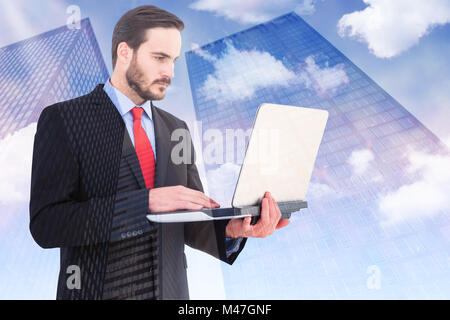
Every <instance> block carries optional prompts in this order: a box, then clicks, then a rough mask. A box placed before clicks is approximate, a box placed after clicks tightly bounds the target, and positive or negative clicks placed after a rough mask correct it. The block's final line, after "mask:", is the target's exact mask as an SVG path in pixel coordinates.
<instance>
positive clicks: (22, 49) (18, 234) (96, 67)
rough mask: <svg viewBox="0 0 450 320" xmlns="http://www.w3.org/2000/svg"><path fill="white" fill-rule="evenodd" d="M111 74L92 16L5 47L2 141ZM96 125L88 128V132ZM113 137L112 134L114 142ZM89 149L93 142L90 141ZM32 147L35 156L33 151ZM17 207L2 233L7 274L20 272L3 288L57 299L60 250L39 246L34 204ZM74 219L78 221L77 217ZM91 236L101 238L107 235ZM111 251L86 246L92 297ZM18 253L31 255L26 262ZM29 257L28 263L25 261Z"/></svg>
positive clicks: (0, 78) (0, 62)
mask: <svg viewBox="0 0 450 320" xmlns="http://www.w3.org/2000/svg"><path fill="white" fill-rule="evenodd" d="M108 77H109V75H108V70H107V68H106V65H105V62H104V60H103V57H102V54H101V52H100V48H99V46H98V43H97V40H96V37H95V35H94V32H93V29H92V26H91V24H90V21H89V19H88V18H86V19H83V20H81V21H80V28H79V29H69V28H68V27H67V26H62V27H60V28H57V29H54V30H50V31H48V32H45V33H42V34H39V35H36V36H34V37H31V38H28V39H25V40H22V41H19V42H16V43H13V44H10V45H7V46H5V47H2V48H0V139H4V138H5V137H6V136H7V135H8V134H13V133H15V132H16V131H18V130H20V129H22V128H24V127H26V126H28V125H29V124H30V123H35V122H37V120H38V118H39V116H40V114H41V111H42V109H43V108H45V107H46V106H49V105H51V104H54V103H56V102H60V101H65V100H69V99H72V98H75V97H78V96H81V95H84V94H86V93H88V92H90V91H92V90H93V89H94V88H95V86H96V85H97V84H99V83H104V82H105V80H106V79H108ZM66 111H67V113H70V112H71V111H70V110H66ZM105 116H107V115H105ZM87 120H88V119H75V117H73V118H72V119H70V121H72V122H74V121H80V122H83V121H87ZM85 123H86V122H85ZM91 129H92V128H90V127H89V128H86V132H87V131H89V130H91ZM84 137H85V136H84ZM84 137H83V138H84ZM77 138H78V139H80V140H81V138H79V137H77ZM113 138H114V137H109V139H110V140H111V139H113ZM110 146H111V144H106V143H105V145H104V146H102V147H103V148H106V149H108V148H109V147H110ZM120 146H122V143H120ZM86 147H91V146H89V145H87V144H86ZM48 148H49V149H47V150H49V152H48V153H47V156H48V157H49V158H48V159H49V160H48V161H47V163H46V165H48V166H51V167H52V166H53V168H54V170H55V172H56V171H57V166H58V164H55V163H54V161H53V159H54V157H55V156H56V155H55V149H54V146H52V145H48ZM96 148H98V147H96ZM29 151H30V156H31V152H32V150H29ZM105 154H108V152H105ZM59 165H61V164H59ZM3 169H4V168H3ZM3 169H2V170H3ZM99 170H101V169H99ZM93 176H94V175H91V177H93ZM57 178H60V179H62V178H63V177H57ZM27 189H28V190H20V191H21V192H23V194H25V195H26V194H27V192H29V187H28V188H27ZM20 210H23V211H20ZM17 211H18V212H17V214H16V215H15V216H14V218H13V219H12V220H14V221H10V222H9V224H8V228H7V229H4V230H2V232H1V233H0V242H1V243H2V250H1V252H2V259H3V260H5V259H6V260H5V261H9V262H8V263H7V264H6V265H5V267H6V268H7V269H6V270H9V271H8V273H7V274H8V275H10V274H13V275H14V276H9V277H8V278H7V279H4V280H5V281H4V283H3V284H2V288H3V289H4V290H3V291H5V293H6V292H7V295H8V297H11V296H12V297H15V298H24V297H25V298H30V297H32V295H33V294H35V295H38V296H39V298H54V297H55V295H56V287H55V284H56V283H57V279H58V269H59V263H60V257H59V250H58V251H56V252H55V251H52V250H45V251H44V250H42V249H41V248H38V247H37V245H36V244H35V243H34V241H33V239H32V238H31V234H30V231H29V223H30V218H29V212H28V206H24V208H22V204H20V207H19V208H18V209H17ZM104 212H108V213H110V212H111V210H110V208H109V209H108V208H106V209H105V210H104ZM73 222H74V225H76V222H77V221H73ZM105 230H106V228H105ZM86 236H88V237H90V239H91V240H92V242H95V241H96V240H97V239H99V238H101V237H104V236H105V235H104V234H89V235H86ZM107 236H109V235H107ZM11 239H14V241H15V242H16V246H10V245H5V244H8V243H11ZM17 244H18V245H17ZM105 246H107V245H105ZM11 248H14V249H11ZM14 250H20V251H21V252H17V251H14ZM95 250H97V251H98V252H95ZM106 250H107V248H106V249H105V250H103V251H102V250H100V249H99V248H95V249H91V251H94V252H88V250H86V249H80V256H81V257H85V256H87V257H91V260H88V261H89V266H88V267H87V268H85V269H84V270H82V272H85V273H86V275H87V276H85V277H84V278H83V282H82V285H83V287H84V288H85V289H86V290H85V292H87V293H86V294H87V295H89V297H91V298H95V297H101V292H100V291H98V290H94V289H93V288H95V286H96V285H98V283H99V282H100V283H101V282H102V281H103V275H100V274H98V273H96V272H95V271H96V268H101V267H102V266H105V259H106ZM16 257H26V260H20V258H16ZM23 261H27V263H26V264H24V263H23ZM61 271H62V273H64V272H65V270H61ZM72 272H73V270H72ZM33 275H35V276H34V277H33ZM24 279H25V280H24ZM30 288H31V289H30ZM73 292H74V296H76V294H77V293H78V291H77V290H73Z"/></svg>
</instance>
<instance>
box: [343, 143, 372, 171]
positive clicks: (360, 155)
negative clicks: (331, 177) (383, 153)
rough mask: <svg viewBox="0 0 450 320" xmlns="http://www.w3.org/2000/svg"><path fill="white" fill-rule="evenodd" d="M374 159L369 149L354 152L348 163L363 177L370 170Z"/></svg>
mask: <svg viewBox="0 0 450 320" xmlns="http://www.w3.org/2000/svg"><path fill="white" fill-rule="evenodd" d="M373 159H374V155H373V153H372V151H370V150H368V149H362V150H356V151H353V152H352V154H351V155H350V157H349V158H348V160H347V162H348V163H349V164H350V165H351V166H352V167H353V171H354V172H355V174H357V175H363V174H364V173H365V172H366V171H367V169H368V168H369V164H370V162H372V161H373Z"/></svg>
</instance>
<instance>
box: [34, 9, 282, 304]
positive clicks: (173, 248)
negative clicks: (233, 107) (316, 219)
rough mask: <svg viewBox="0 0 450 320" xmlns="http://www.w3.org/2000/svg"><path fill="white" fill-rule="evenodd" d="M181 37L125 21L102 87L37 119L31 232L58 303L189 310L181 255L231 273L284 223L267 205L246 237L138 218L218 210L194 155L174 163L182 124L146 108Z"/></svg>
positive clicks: (244, 227) (170, 23) (220, 225)
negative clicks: (181, 302) (151, 302)
mask: <svg viewBox="0 0 450 320" xmlns="http://www.w3.org/2000/svg"><path fill="white" fill-rule="evenodd" d="M183 28H184V24H183V22H182V21H181V20H180V19H179V18H178V17H176V16H175V15H173V14H171V13H169V12H166V11H164V10H161V9H159V8H157V7H154V6H141V7H137V8H135V9H133V10H131V11H129V12H127V13H126V14H125V15H124V16H122V17H121V19H120V20H119V21H118V23H117V24H116V26H115V28H114V32H113V38H112V65H113V74H112V76H111V78H110V79H109V80H108V81H107V82H106V83H105V84H99V85H97V87H96V88H95V89H94V90H93V91H92V92H91V93H89V94H87V95H85V96H82V97H78V98H76V99H72V100H69V101H64V102H60V103H56V104H54V105H51V106H48V107H46V108H45V109H44V110H43V111H42V113H41V116H40V118H39V121H38V125H37V132H36V135H35V141H34V149H33V165H32V180H31V194H30V231H31V233H32V235H33V238H34V239H35V241H36V242H37V243H38V244H39V245H40V246H41V247H43V248H60V255H61V260H60V274H59V281H58V291H57V298H58V299H188V298H189V293H188V285H187V275H186V267H187V264H186V256H185V254H184V245H185V244H187V245H189V246H191V247H193V248H195V249H199V250H202V251H204V252H207V253H208V254H210V255H212V256H214V257H216V258H218V259H220V260H222V261H224V262H226V263H228V264H232V263H233V262H234V261H235V259H236V258H237V256H238V255H239V253H240V252H241V251H242V249H243V247H244V245H245V242H246V240H247V238H249V237H266V236H268V235H270V234H272V233H273V232H274V230H275V229H278V228H282V227H284V226H286V225H287V224H288V223H289V221H288V220H286V219H281V214H280V210H279V209H278V206H277V204H276V201H275V200H274V199H273V198H272V197H271V196H270V194H269V193H266V194H265V195H264V197H263V200H262V207H261V218H260V219H259V221H258V222H257V223H256V224H254V225H252V224H250V218H245V219H234V220H224V221H215V222H195V223H193V222H192V223H174V224H154V223H151V222H149V221H148V220H147V219H146V218H145V216H146V215H147V214H151V213H155V212H167V211H173V210H182V209H196V210H197V209H203V208H216V207H218V206H219V204H217V203H216V202H215V201H214V200H213V199H210V198H209V197H207V196H206V195H205V194H204V193H203V188H202V184H201V181H200V178H199V175H198V172H197V168H196V166H195V159H194V154H195V152H194V149H193V147H192V145H190V148H191V150H190V151H191V152H189V153H187V154H190V158H189V159H188V161H184V162H181V163H180V162H179V161H173V159H172V158H171V150H172V149H173V147H174V146H175V145H176V144H177V141H172V140H171V133H172V132H173V131H174V130H180V129H182V130H186V132H188V128H187V125H186V123H185V122H184V121H182V120H180V119H178V118H177V117H175V116H173V115H171V114H169V113H168V112H166V111H164V110H162V109H160V108H158V107H156V106H155V105H154V104H153V101H157V100H162V99H163V98H164V96H165V91H166V88H167V87H168V86H169V85H170V83H171V79H172V78H173V77H174V62H175V60H176V59H177V58H178V57H179V55H180V50H181V31H182V30H183ZM188 140H189V141H190V136H189V139H188Z"/></svg>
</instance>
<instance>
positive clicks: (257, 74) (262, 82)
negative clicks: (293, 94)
mask: <svg viewBox="0 0 450 320" xmlns="http://www.w3.org/2000/svg"><path fill="white" fill-rule="evenodd" d="M195 52H197V53H198V54H199V55H201V56H202V57H206V59H208V60H209V61H211V62H213V63H214V68H215V72H214V73H213V74H209V75H208V77H207V78H206V80H205V82H204V83H203V85H202V87H201V88H200V89H199V90H198V94H199V95H201V96H206V97H208V98H210V99H215V100H217V101H219V102H222V101H233V100H236V99H244V98H250V97H252V96H253V94H254V93H255V91H256V90H258V89H260V88H264V87H267V86H277V85H278V86H288V85H289V81H290V80H294V79H296V75H295V73H294V72H292V71H291V70H289V69H287V68H286V67H285V66H284V65H283V63H282V62H281V61H279V60H277V59H276V58H275V57H273V56H271V55H270V54H269V53H268V52H262V51H257V50H252V51H239V50H237V49H236V48H235V47H234V46H233V45H231V44H230V43H229V42H227V48H226V50H225V52H224V55H223V56H222V57H221V58H220V59H217V58H214V57H212V56H211V55H209V54H208V53H205V52H204V51H202V50H200V49H197V50H196V51H195Z"/></svg>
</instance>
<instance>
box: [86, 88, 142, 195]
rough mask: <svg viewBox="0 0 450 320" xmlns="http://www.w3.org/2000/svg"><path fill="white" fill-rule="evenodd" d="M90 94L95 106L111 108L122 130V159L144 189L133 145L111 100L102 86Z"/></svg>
mask: <svg viewBox="0 0 450 320" xmlns="http://www.w3.org/2000/svg"><path fill="white" fill-rule="evenodd" d="M91 94H92V102H93V103H94V104H97V105H101V106H102V107H103V108H112V109H114V110H115V114H116V117H115V119H114V121H117V125H119V126H122V129H123V131H124V132H123V146H122V157H124V158H125V160H126V162H127V164H128V165H129V166H130V169H131V171H132V172H133V174H134V176H135V178H136V181H137V183H138V184H139V187H140V188H143V189H145V188H146V186H145V180H144V176H143V174H142V170H141V165H140V164H139V159H138V156H137V153H136V150H135V149H134V146H133V143H132V142H131V138H130V135H129V134H128V130H127V128H126V127H125V123H124V121H123V119H122V116H121V115H120V113H119V111H118V110H117V108H116V107H115V106H114V104H113V103H112V101H111V99H109V97H108V95H107V94H106V92H105V91H104V90H103V84H99V85H97V87H95V89H94V90H93V91H92V92H91Z"/></svg>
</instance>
